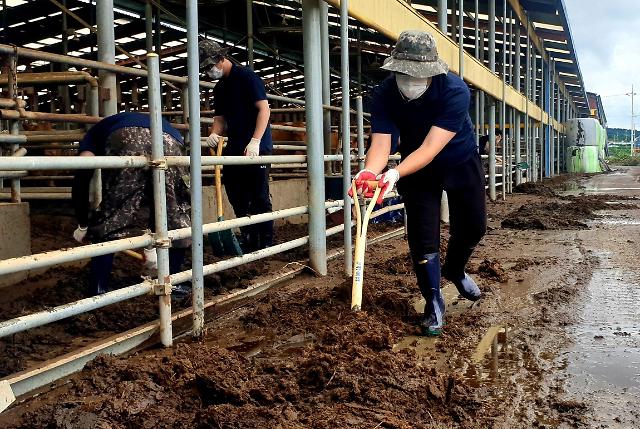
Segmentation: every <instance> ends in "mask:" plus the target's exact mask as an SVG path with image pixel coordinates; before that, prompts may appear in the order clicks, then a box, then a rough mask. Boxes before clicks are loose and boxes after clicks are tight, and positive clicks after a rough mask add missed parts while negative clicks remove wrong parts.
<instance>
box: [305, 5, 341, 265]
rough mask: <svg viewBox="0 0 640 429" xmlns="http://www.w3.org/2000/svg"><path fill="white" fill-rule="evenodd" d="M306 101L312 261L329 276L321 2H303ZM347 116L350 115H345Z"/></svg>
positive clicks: (310, 251)
mask: <svg viewBox="0 0 640 429" xmlns="http://www.w3.org/2000/svg"><path fill="white" fill-rule="evenodd" d="M302 37H303V45H304V70H305V82H304V88H305V101H306V104H305V106H306V117H307V137H308V141H307V170H308V175H309V261H310V263H311V268H312V269H313V270H314V271H315V272H316V273H318V274H319V275H322V276H324V275H326V274H327V240H326V236H325V228H326V218H325V214H324V201H325V189H324V188H325V186H324V162H323V154H322V152H323V142H322V81H321V80H322V71H321V70H322V64H321V63H322V61H321V57H322V52H321V49H320V43H321V41H320V0H302ZM345 113H347V112H345Z"/></svg>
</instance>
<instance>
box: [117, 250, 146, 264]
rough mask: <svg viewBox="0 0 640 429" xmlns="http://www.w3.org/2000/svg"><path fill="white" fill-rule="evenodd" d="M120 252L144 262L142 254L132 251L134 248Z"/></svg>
mask: <svg viewBox="0 0 640 429" xmlns="http://www.w3.org/2000/svg"><path fill="white" fill-rule="evenodd" d="M122 253H124V254H125V255H127V256H131V257H132V258H134V259H137V260H138V261H143V262H144V255H142V254H140V253H138V252H136V251H134V250H130V249H129V250H123V251H122Z"/></svg>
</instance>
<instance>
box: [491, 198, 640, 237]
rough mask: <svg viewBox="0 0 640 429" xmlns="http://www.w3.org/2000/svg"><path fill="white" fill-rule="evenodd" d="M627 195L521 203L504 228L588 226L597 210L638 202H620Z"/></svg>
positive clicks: (573, 227)
mask: <svg viewBox="0 0 640 429" xmlns="http://www.w3.org/2000/svg"><path fill="white" fill-rule="evenodd" d="M621 199H623V200H624V199H626V198H621V197H620V196H612V195H605V194H599V195H579V196H569V197H564V198H563V199H562V200H556V201H550V202H538V203H529V204H525V205H522V206H520V208H518V209H517V210H515V211H513V212H511V213H509V214H508V215H507V216H506V217H505V219H503V220H502V222H501V225H502V227H503V228H511V229H541V230H547V229H586V228H587V224H586V221H587V220H590V219H594V218H596V217H598V216H597V215H596V214H595V212H596V211H598V210H626V209H633V208H636V207H637V206H636V205H634V204H628V203H620V202H616V201H617V200H621Z"/></svg>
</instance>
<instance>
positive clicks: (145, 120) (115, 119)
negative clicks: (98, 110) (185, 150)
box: [78, 112, 184, 156]
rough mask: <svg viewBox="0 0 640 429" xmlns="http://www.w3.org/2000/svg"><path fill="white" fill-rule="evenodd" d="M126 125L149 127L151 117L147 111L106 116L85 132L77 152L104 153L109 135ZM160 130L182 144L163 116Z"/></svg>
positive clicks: (177, 134) (175, 131) (178, 135)
mask: <svg viewBox="0 0 640 429" xmlns="http://www.w3.org/2000/svg"><path fill="white" fill-rule="evenodd" d="M127 127H141V128H151V117H150V116H149V114H148V113H138V112H123V113H117V114H115V115H112V116H107V117H106V118H104V119H103V120H101V121H100V122H98V123H97V124H95V125H94V126H93V127H91V129H90V130H89V131H87V134H85V136H84V138H83V139H82V141H81V142H80V146H79V147H78V153H80V152H83V151H85V150H88V151H90V152H93V154H94V155H98V156H100V155H104V154H105V146H106V144H107V139H108V138H109V136H110V135H111V134H112V133H113V132H114V131H117V130H119V129H121V128H127ZM162 132H164V133H167V134H169V135H171V137H173V138H174V139H176V140H177V141H178V142H180V143H181V144H183V145H184V141H183V140H182V135H181V134H180V132H179V131H178V130H176V129H175V128H173V127H172V126H171V124H170V123H169V122H167V121H166V120H165V119H164V118H163V119H162Z"/></svg>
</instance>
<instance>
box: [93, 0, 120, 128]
mask: <svg viewBox="0 0 640 429" xmlns="http://www.w3.org/2000/svg"><path fill="white" fill-rule="evenodd" d="M96 19H97V23H98V61H101V62H103V63H108V64H115V63H116V44H115V34H114V23H113V0H101V1H99V2H96ZM98 75H99V77H100V87H101V88H102V90H103V91H104V93H103V94H102V95H103V97H104V99H103V101H102V116H111V115H115V114H116V113H118V102H117V92H116V75H115V74H114V73H112V72H108V71H106V70H100V71H99V72H98Z"/></svg>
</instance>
